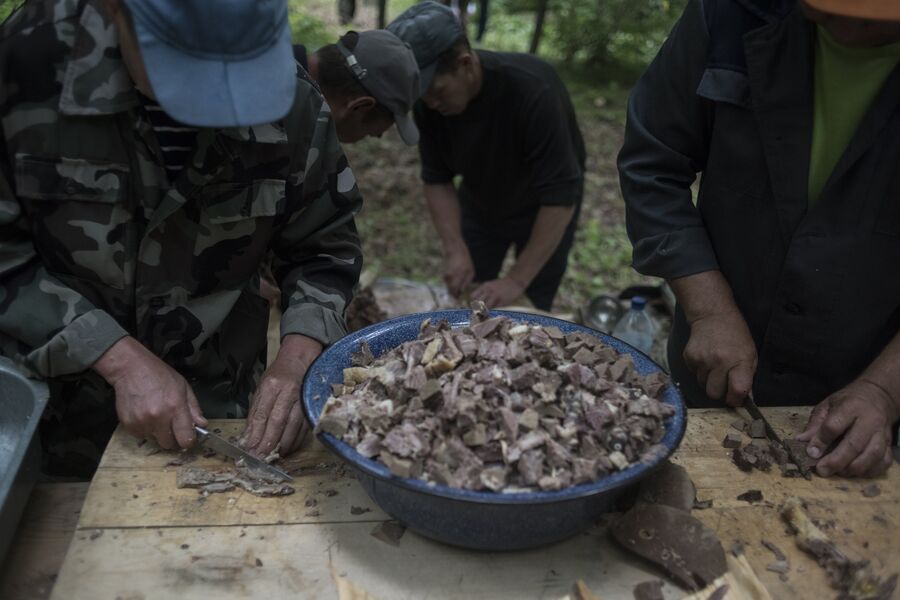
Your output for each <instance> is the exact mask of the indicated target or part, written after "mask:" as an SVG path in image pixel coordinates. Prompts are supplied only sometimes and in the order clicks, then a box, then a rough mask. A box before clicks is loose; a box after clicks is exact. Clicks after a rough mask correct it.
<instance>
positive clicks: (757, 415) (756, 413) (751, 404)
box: [744, 392, 812, 479]
mask: <svg viewBox="0 0 900 600" xmlns="http://www.w3.org/2000/svg"><path fill="white" fill-rule="evenodd" d="M744 408H745V409H746V410H747V412H748V413H750V416H751V417H753V418H754V419H759V420H760V421H762V422H763V425H765V426H766V436H767V437H768V438H769V439H770V440H772V441H773V442H776V443H777V444H778V445H779V446H781V447H782V448H784V451H785V452H786V453H787V456H788V458H789V459H791V462H792V463H794V464H795V465H797V469H798V470H799V471H800V474H801V475H803V478H804V479H811V478H812V474H811V473H810V471H809V469H808V468H807V467H805V466H804V465H803V461H802V460H799V459H798V458H797V455H796V454H794V451H793V450H791V446H789V445H788V444H785V443H784V441H783V440H782V439H781V437H780V436H779V435H778V434H777V433H775V430H774V429H773V428H772V425H771V424H770V423H769V420H768V419H766V418H765V417H764V416H763V414H762V412H760V410H759V407H758V406H756V402H755V401H754V400H753V393H752V392H751V393H750V395H749V396H747V397H746V398H745V399H744Z"/></svg>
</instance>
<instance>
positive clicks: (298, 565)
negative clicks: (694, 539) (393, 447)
mask: <svg viewBox="0 0 900 600" xmlns="http://www.w3.org/2000/svg"><path fill="white" fill-rule="evenodd" d="M764 410H765V412H767V413H768V415H769V416H770V417H771V418H772V420H773V422H774V423H775V424H776V427H780V428H781V429H782V430H783V431H795V430H797V429H799V428H800V427H801V426H802V425H803V424H804V423H805V420H806V414H807V410H805V409H768V410H766V409H764ZM734 419H735V413H734V412H730V411H726V410H702V411H691V413H690V418H689V423H688V431H687V435H686V437H685V439H684V442H683V443H682V445H681V447H680V449H679V451H678V453H677V455H676V456H675V458H674V462H677V463H679V464H682V465H684V466H685V467H686V468H687V469H688V471H689V473H690V474H691V476H692V478H693V480H694V482H695V484H696V486H697V496H698V498H699V499H700V500H709V499H711V500H712V501H713V506H712V508H709V509H705V510H695V511H694V514H695V515H696V516H698V517H699V518H700V519H701V520H702V521H703V522H704V523H706V524H707V525H708V526H710V527H712V528H713V529H714V530H715V531H716V532H717V533H718V535H719V537H720V538H721V540H722V544H723V546H724V547H725V548H726V549H728V548H729V547H730V546H731V545H732V544H733V543H734V542H735V541H737V540H740V541H742V542H743V543H744V544H745V548H746V553H747V556H748V559H749V561H750V563H751V564H752V566H753V568H754V569H755V571H756V572H757V574H758V575H759V577H760V578H761V579H762V580H763V582H764V583H765V585H766V587H767V588H768V589H769V591H770V593H771V594H772V596H773V598H831V597H834V596H835V595H836V594H834V592H833V591H831V590H830V589H829V587H828V584H827V581H826V578H825V574H824V572H823V571H822V570H821V569H820V568H819V567H818V566H817V565H816V564H815V563H814V562H813V560H811V559H810V558H809V557H807V556H806V555H804V554H802V553H801V552H800V551H799V550H797V549H796V547H795V545H794V540H793V538H792V537H791V536H789V535H788V534H787V533H786V532H785V525H784V523H783V522H782V521H781V519H780V518H779V516H778V512H777V506H778V504H779V503H780V502H781V501H782V500H784V499H785V498H786V497H788V496H791V495H797V496H800V497H802V498H804V499H806V500H807V501H808V502H809V505H810V508H809V511H810V514H811V515H812V516H813V517H814V518H817V519H819V520H820V521H821V522H822V523H824V524H825V527H826V531H827V532H828V533H829V534H830V535H831V536H832V537H833V539H834V540H835V541H836V542H837V543H838V544H839V545H840V546H841V547H842V548H843V549H845V551H846V552H847V553H848V554H850V555H851V556H852V557H854V558H868V559H871V560H872V561H873V563H874V565H875V566H876V568H877V569H878V572H879V573H880V574H886V573H892V572H897V571H900V544H898V541H897V540H898V537H897V534H896V532H897V531H898V527H900V505H898V500H900V468H897V467H896V466H895V467H894V468H893V469H891V472H890V475H889V477H887V478H881V479H880V480H878V481H877V483H878V485H879V486H880V488H881V494H880V495H879V496H877V497H873V498H867V497H864V496H863V494H862V489H863V487H864V486H865V485H866V484H868V483H870V482H868V481H853V480H842V479H829V480H826V479H820V478H813V480H812V481H806V480H804V479H784V478H782V477H780V475H777V474H775V473H770V474H765V473H760V472H754V473H742V472H740V471H738V470H737V468H736V467H735V466H734V465H733V464H732V463H731V462H730V460H729V458H728V452H729V451H728V450H725V449H724V448H722V446H721V441H722V439H723V438H724V437H725V434H726V433H727V431H728V427H729V424H730V423H731V421H733V420H734ZM211 426H212V427H219V428H221V429H222V430H223V433H224V434H232V433H234V432H236V431H237V430H238V428H239V426H240V423H238V422H233V421H232V422H229V421H222V422H217V423H213V424H212V425H211ZM148 448H149V445H144V446H143V447H139V446H138V444H137V442H136V441H135V440H134V439H133V438H131V437H129V436H128V435H126V434H125V433H124V432H123V431H121V430H120V431H118V432H116V434H115V436H114V437H113V440H112V442H111V443H110V444H109V447H108V448H107V450H106V453H105V454H104V456H103V461H102V463H101V465H100V469H99V470H98V471H97V474H96V476H95V477H94V480H93V482H92V483H91V487H90V490H89V492H88V496H87V500H86V502H85V504H84V509H83V511H82V513H81V518H80V521H79V523H78V528H77V531H76V533H75V537H74V540H73V542H72V544H71V546H70V548H69V552H68V555H67V556H66V559H65V563H64V564H63V567H62V570H61V572H60V574H59V578H58V580H57V583H56V586H55V588H54V590H53V596H52V597H53V598H55V599H58V600H77V599H80V598H85V599H95V598H121V599H123V600H124V599H138V598H140V599H150V598H167V599H168V598H178V599H179V600H182V599H186V598H203V599H205V600H208V599H210V598H215V599H216V600H218V599H221V598H249V597H260V598H267V599H272V600H274V599H280V598H287V597H296V598H316V599H320V598H321V599H328V598H338V597H341V598H342V599H343V598H350V597H353V596H348V595H347V594H346V593H342V594H341V595H340V596H339V593H338V586H339V584H340V585H341V586H343V588H344V590H345V591H346V587H347V585H348V583H353V584H355V585H356V586H358V587H359V588H361V589H363V590H365V591H366V592H368V594H370V595H371V597H374V598H379V599H381V600H397V599H404V598H409V599H422V598H466V599H473V598H485V599H487V598H491V599H494V598H516V599H526V598H551V599H555V598H560V597H563V596H565V595H566V594H567V593H568V592H569V590H570V589H571V586H572V584H573V583H574V582H575V581H577V580H578V579H582V580H584V582H585V583H587V585H588V586H589V588H590V589H591V590H592V591H593V592H594V593H595V594H597V595H598V596H599V597H600V598H604V599H610V598H613V599H614V598H631V597H632V595H631V594H632V588H633V586H634V585H635V584H637V583H639V582H641V581H646V580H649V579H655V578H659V577H660V574H659V573H658V572H657V571H655V570H654V568H653V567H652V566H650V565H647V564H644V563H642V562H640V561H637V560H635V559H633V558H632V557H631V556H629V555H627V554H625V553H624V552H622V551H621V550H619V549H618V548H617V547H616V546H615V545H614V544H613V543H612V542H610V541H609V540H608V538H607V536H606V532H605V530H604V528H603V526H602V525H597V526H595V527H593V528H592V529H590V530H588V531H587V532H585V533H583V534H581V535H578V536H575V537H574V538H572V539H570V540H568V541H565V542H562V543H559V544H556V545H553V546H550V547H547V548H542V549H538V550H532V551H523V552H513V553H481V552H473V551H467V550H461V549H457V548H453V547H449V546H445V545H442V544H439V543H436V542H433V541H431V540H428V539H426V538H424V537H421V536H419V535H417V534H415V533H413V532H410V531H407V532H406V534H405V535H404V536H403V537H402V539H401V540H400V544H399V546H396V547H395V546H392V545H389V544H387V543H385V542H383V541H380V540H378V539H376V538H375V537H373V536H372V535H370V533H371V532H372V530H373V529H374V528H375V527H376V525H378V524H379V523H380V522H382V521H384V520H385V519H387V518H388V517H387V515H386V514H384V513H383V512H382V511H381V510H380V509H379V508H378V507H377V506H375V505H374V504H373V503H372V501H371V500H369V498H368V496H366V494H365V492H363V490H362V488H361V487H360V486H359V484H358V483H357V482H356V480H355V479H354V478H353V477H352V475H350V474H347V473H345V472H343V469H341V468H340V465H339V464H338V463H337V459H335V458H334V457H332V456H331V455H330V454H329V453H328V452H327V451H325V450H324V449H323V448H322V447H321V446H320V445H318V443H315V444H314V445H313V446H312V447H311V448H308V449H307V450H306V451H305V452H302V453H300V454H299V456H298V457H297V458H294V459H292V460H291V461H289V462H288V464H287V468H288V469H289V470H290V471H291V472H292V473H293V474H294V477H295V480H296V481H295V483H296V488H297V492H296V493H295V494H294V495H292V496H288V497H284V498H257V497H254V496H252V495H250V494H247V493H244V492H242V491H234V492H231V493H225V494H214V495H211V496H209V497H208V498H203V497H201V496H200V495H198V493H197V491H196V490H192V489H181V490H179V489H176V487H175V471H176V468H173V467H169V468H166V467H165V466H164V465H165V464H166V462H168V461H169V460H171V459H172V455H171V454H169V453H158V454H149V455H148ZM195 464H196V465H197V466H205V465H209V466H213V465H216V464H222V463H221V459H218V458H215V457H214V458H211V459H205V460H204V459H200V460H198V461H197V462H196V463H195ZM748 489H759V490H762V492H763V495H764V501H763V503H762V504H757V505H750V504H747V503H746V502H742V501H739V500H737V499H736V497H737V496H738V495H739V494H741V493H742V492H745V491H746V490H748ZM763 538H765V539H767V540H770V541H772V542H774V543H775V544H776V545H777V546H778V547H780V548H781V550H782V551H784V552H785V553H786V554H787V555H788V557H789V561H790V565H791V571H790V574H789V576H788V579H787V581H786V582H782V581H780V580H779V577H778V575H777V574H776V573H773V572H769V571H766V569H765V566H766V565H767V564H769V563H771V562H772V561H773V557H772V554H771V552H769V551H768V550H766V549H765V548H764V547H763V546H762V545H761V544H760V540H761V539H763ZM665 594H666V597H667V598H679V597H681V596H682V591H681V590H679V589H678V588H676V587H674V586H673V585H672V584H671V583H667V584H666V587H665ZM356 597H357V598H359V597H361V596H356Z"/></svg>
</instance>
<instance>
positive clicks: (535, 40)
mask: <svg viewBox="0 0 900 600" xmlns="http://www.w3.org/2000/svg"><path fill="white" fill-rule="evenodd" d="M547 4H549V0H538V7H537V16H536V18H535V21H534V35H532V36H531V48H529V50H528V51H529V52H530V53H532V54H537V51H538V46H539V45H540V43H541V34H542V33H543V32H544V17H545V16H546V14H547Z"/></svg>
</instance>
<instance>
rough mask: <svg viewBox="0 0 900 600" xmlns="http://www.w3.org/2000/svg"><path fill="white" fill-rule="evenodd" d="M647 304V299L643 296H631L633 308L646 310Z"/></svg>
mask: <svg viewBox="0 0 900 600" xmlns="http://www.w3.org/2000/svg"><path fill="white" fill-rule="evenodd" d="M645 306H647V299H646V298H644V297H643V296H633V297H632V298H631V308H632V309H633V310H644V307H645Z"/></svg>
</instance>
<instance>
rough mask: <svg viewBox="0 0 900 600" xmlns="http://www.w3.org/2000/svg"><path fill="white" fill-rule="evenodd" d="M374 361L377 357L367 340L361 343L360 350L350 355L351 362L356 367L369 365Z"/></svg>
mask: <svg viewBox="0 0 900 600" xmlns="http://www.w3.org/2000/svg"><path fill="white" fill-rule="evenodd" d="M373 362H375V357H374V356H373V355H372V351H371V350H370V349H369V344H368V343H366V342H363V343H362V344H360V345H359V350H358V351H356V352H354V353H353V354H351V355H350V364H351V365H353V366H354V367H368V366H369V365H371V364H372V363H373Z"/></svg>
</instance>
